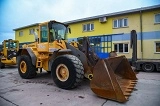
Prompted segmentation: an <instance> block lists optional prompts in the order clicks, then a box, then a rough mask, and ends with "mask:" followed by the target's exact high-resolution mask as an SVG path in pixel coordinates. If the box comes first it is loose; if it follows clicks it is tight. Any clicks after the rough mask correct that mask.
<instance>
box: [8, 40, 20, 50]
mask: <svg viewBox="0 0 160 106" xmlns="http://www.w3.org/2000/svg"><path fill="white" fill-rule="evenodd" d="M6 48H11V49H12V48H17V42H14V41H9V42H8V41H7V42H6Z"/></svg>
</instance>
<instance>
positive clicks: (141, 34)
mask: <svg viewBox="0 0 160 106" xmlns="http://www.w3.org/2000/svg"><path fill="white" fill-rule="evenodd" d="M140 38H141V60H142V59H143V33H142V11H140Z"/></svg>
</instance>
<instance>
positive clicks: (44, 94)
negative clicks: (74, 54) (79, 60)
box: [0, 67, 160, 106]
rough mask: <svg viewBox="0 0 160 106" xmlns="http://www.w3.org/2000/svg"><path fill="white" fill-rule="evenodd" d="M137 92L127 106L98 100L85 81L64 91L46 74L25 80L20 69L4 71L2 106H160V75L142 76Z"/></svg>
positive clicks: (0, 74) (0, 86) (0, 85)
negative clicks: (19, 71)
mask: <svg viewBox="0 0 160 106" xmlns="http://www.w3.org/2000/svg"><path fill="white" fill-rule="evenodd" d="M137 77H138V78H139V80H138V83H137V85H136V87H135V90H134V91H133V92H132V95H131V96H130V97H129V101H127V102H126V103H118V102H115V101H111V100H106V99H102V98H99V97H97V96H96V95H95V94H94V93H93V92H92V91H91V90H90V88H89V81H88V80H84V81H83V82H82V84H81V86H79V87H78V88H76V89H73V90H63V89H60V88H58V87H57V86H56V85H55V84H54V82H53V81H52V78H51V76H50V75H49V74H48V73H46V72H43V73H41V74H39V75H38V76H37V77H36V78H34V79H30V80H26V79H21V77H20V76H19V74H18V71H17V68H16V67H8V68H5V69H1V70H0V106H160V73H144V72H140V73H139V74H138V75H137Z"/></svg>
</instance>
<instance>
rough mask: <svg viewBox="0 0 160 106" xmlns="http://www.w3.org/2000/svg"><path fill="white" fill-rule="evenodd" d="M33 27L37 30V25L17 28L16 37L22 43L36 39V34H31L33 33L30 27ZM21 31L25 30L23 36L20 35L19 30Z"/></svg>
mask: <svg viewBox="0 0 160 106" xmlns="http://www.w3.org/2000/svg"><path fill="white" fill-rule="evenodd" d="M33 28H34V29H35V30H36V28H37V26H32V27H27V28H24V29H20V30H16V31H15V39H16V40H19V42H20V43H22V42H33V41H35V37H34V35H33V34H31V35H30V34H29V29H33ZM20 31H23V36H19V32H20ZM37 33H38V32H37Z"/></svg>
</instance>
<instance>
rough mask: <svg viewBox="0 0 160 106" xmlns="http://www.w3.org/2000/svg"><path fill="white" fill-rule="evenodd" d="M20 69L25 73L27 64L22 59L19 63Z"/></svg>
mask: <svg viewBox="0 0 160 106" xmlns="http://www.w3.org/2000/svg"><path fill="white" fill-rule="evenodd" d="M20 70H21V72H22V73H26V71H27V65H26V62H25V61H22V62H21V63H20Z"/></svg>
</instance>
